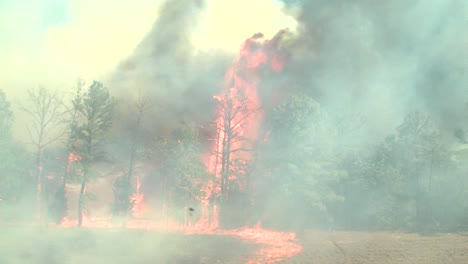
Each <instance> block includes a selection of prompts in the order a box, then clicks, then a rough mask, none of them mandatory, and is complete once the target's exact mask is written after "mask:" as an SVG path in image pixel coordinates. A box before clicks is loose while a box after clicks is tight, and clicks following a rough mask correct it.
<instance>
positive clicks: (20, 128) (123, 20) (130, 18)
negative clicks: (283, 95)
mask: <svg viewBox="0 0 468 264" xmlns="http://www.w3.org/2000/svg"><path fill="white" fill-rule="evenodd" d="M162 2H163V1H162V0H0V62H1V63H0V89H2V90H4V91H5V93H6V95H7V97H8V99H9V100H10V101H12V103H13V110H14V112H15V123H14V126H13V131H14V134H15V135H16V137H17V138H22V139H25V138H26V137H27V135H26V134H27V133H26V129H25V123H26V120H27V117H26V116H25V114H24V113H23V112H21V111H18V103H20V102H23V101H24V94H25V91H26V90H27V89H29V88H31V87H36V86H37V85H39V84H40V85H43V86H45V87H47V88H49V89H52V90H65V89H70V88H72V87H73V85H74V84H75V83H76V80H77V78H78V77H81V78H84V79H85V80H87V81H88V82H89V81H91V80H100V81H104V82H105V79H106V76H108V75H110V74H111V73H112V72H113V70H114V68H115V67H116V66H117V64H118V63H119V62H120V61H122V60H123V59H125V58H126V57H127V56H129V55H130V54H131V53H132V51H133V50H134V48H135V47H136V46H137V45H138V44H139V43H140V41H141V40H142V39H143V38H144V36H145V35H146V33H147V32H148V31H149V30H150V29H151V26H152V25H153V23H154V22H155V21H156V19H157V16H158V8H159V6H160V4H161V3H162ZM282 7H283V6H282V3H280V2H279V0H255V1H250V0H235V1H234V0H206V4H205V9H204V10H203V12H202V15H201V17H200V18H199V23H198V28H196V30H195V32H194V33H193V36H192V42H193V43H194V45H195V47H197V48H199V49H221V50H226V51H230V52H233V53H237V51H238V50H239V48H240V46H241V45H242V43H243V41H244V40H245V39H246V38H248V37H250V36H252V35H253V34H254V33H257V32H263V33H264V34H265V36H266V37H267V38H268V37H271V36H273V35H274V34H275V33H276V32H278V30H280V29H283V28H286V27H288V28H290V29H291V30H294V29H295V27H296V22H295V20H294V19H293V18H291V17H288V16H286V15H284V14H283V12H282Z"/></svg>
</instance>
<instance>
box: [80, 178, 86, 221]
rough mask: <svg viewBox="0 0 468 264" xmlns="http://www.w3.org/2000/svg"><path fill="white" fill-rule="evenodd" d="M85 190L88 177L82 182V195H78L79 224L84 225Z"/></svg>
mask: <svg viewBox="0 0 468 264" xmlns="http://www.w3.org/2000/svg"><path fill="white" fill-rule="evenodd" d="M85 191H86V177H85V179H83V182H81V188H80V195H79V197H78V226H79V227H81V226H83V205H84V202H85V200H84V199H85V197H84V196H85Z"/></svg>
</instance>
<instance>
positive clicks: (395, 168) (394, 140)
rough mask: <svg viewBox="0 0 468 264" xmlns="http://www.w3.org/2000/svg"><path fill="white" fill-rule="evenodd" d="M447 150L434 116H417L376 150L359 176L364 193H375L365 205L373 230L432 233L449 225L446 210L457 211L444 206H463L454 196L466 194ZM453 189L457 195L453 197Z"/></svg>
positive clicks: (412, 115) (409, 118) (371, 194)
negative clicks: (398, 229)
mask: <svg viewBox="0 0 468 264" xmlns="http://www.w3.org/2000/svg"><path fill="white" fill-rule="evenodd" d="M446 146H447V143H446V142H445V141H444V138H443V137H442V134H441V132H440V131H439V129H438V127H437V125H436V123H435V122H434V121H433V120H432V119H431V118H430V116H429V115H427V114H425V113H421V112H415V113H411V114H409V115H408V116H407V117H406V118H405V120H404V121H403V123H402V124H401V125H400V126H399V127H398V128H397V133H396V134H395V135H392V136H389V137H388V138H387V139H386V141H385V142H384V143H383V144H381V145H379V146H378V147H377V148H376V149H375V151H374V152H373V154H372V156H371V157H369V159H368V161H366V162H365V163H366V164H365V165H364V166H362V167H361V168H360V170H358V171H357V173H358V174H359V176H357V175H358V174H356V175H353V176H356V177H362V179H361V180H360V182H361V183H362V184H361V188H359V189H360V190H362V191H364V192H368V193H369V200H368V201H367V203H365V204H366V206H367V209H368V211H367V214H368V216H369V218H370V219H371V222H372V223H370V224H371V225H373V226H375V227H376V228H389V229H394V228H403V229H410V230H426V229H434V228H438V226H439V225H440V223H441V222H443V221H445V220H447V219H445V220H444V219H443V218H445V217H444V216H443V215H442V214H441V212H442V211H441V210H445V209H444V208H443V207H444V206H445V207H447V208H448V207H452V206H451V204H450V203H447V204H445V205H444V203H445V202H449V201H448V199H447V198H448V197H451V198H452V199H454V200H459V201H460V198H461V197H457V198H456V197H454V196H453V195H454V194H457V195H459V194H460V193H461V192H460V191H461V189H460V191H457V189H459V188H460V185H458V184H457V180H456V179H455V178H454V175H457V174H456V173H455V171H454V169H455V166H454V163H453V162H452V161H451V160H450V159H449V150H448V149H447V147H446ZM448 172H450V173H448ZM355 180H357V178H356V179H355ZM459 183H462V182H459ZM457 185H458V186H457ZM461 186H466V183H464V184H463V185H461ZM450 188H451V189H452V190H453V191H455V192H453V191H452V192H447V191H448V190H449V189H450ZM461 188H464V187H461ZM359 189H356V190H359ZM444 200H445V202H444ZM452 202H453V200H452ZM452 205H453V204H452ZM461 207H462V205H460V208H461ZM452 216H453V215H452Z"/></svg>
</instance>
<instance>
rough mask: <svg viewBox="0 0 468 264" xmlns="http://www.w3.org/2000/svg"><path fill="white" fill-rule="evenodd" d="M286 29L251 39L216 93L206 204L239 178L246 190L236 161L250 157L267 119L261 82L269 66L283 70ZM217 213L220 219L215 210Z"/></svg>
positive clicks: (245, 43) (273, 69)
mask: <svg viewBox="0 0 468 264" xmlns="http://www.w3.org/2000/svg"><path fill="white" fill-rule="evenodd" d="M286 33H287V31H286V30H283V31H280V32H279V33H278V34H277V35H276V36H275V37H274V38H273V39H272V40H264V36H263V34H261V33H258V34H255V35H254V36H253V37H251V38H249V39H247V40H246V41H245V42H244V45H243V47H242V49H241V51H240V53H239V55H238V57H237V58H236V59H235V60H234V62H233V64H232V67H231V68H230V69H229V70H228V71H227V72H226V74H225V85H224V89H223V92H222V93H221V94H220V95H216V96H214V99H216V100H217V101H218V110H217V111H218V117H217V119H216V137H215V140H214V143H213V145H212V149H211V152H210V154H209V158H208V161H207V163H206V166H207V169H208V171H209V172H210V173H211V174H214V175H215V179H214V180H212V181H210V182H208V184H206V185H205V186H204V187H203V188H202V191H204V192H205V193H206V197H204V199H202V203H203V204H204V205H205V206H210V201H211V202H212V201H214V198H216V197H217V196H219V195H226V194H227V190H226V189H227V186H228V185H229V184H228V183H229V182H237V186H238V188H239V190H244V188H243V184H242V181H243V180H244V179H241V178H240V177H238V176H236V175H233V174H232V172H233V171H234V169H233V167H232V161H234V160H248V159H250V152H249V149H251V148H252V146H253V144H254V143H255V142H256V140H257V138H258V135H257V134H258V133H257V131H258V129H259V124H261V122H262V119H263V116H262V112H261V111H260V109H261V101H260V98H259V96H258V91H257V85H258V83H259V82H260V79H261V74H262V72H264V70H265V69H269V70H270V71H272V72H274V73H278V72H280V71H282V69H283V63H284V55H283V54H282V53H281V52H279V49H280V48H279V43H280V39H281V38H282V37H283V35H284V34H286ZM213 214H214V215H213V221H214V222H216V223H217V222H218V219H217V217H218V216H217V214H215V210H213ZM204 221H205V222H206V219H205V220H204Z"/></svg>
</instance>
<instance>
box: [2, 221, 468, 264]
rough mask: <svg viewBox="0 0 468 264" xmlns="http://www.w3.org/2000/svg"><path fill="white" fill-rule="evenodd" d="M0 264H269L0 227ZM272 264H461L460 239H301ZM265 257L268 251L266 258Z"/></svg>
mask: <svg viewBox="0 0 468 264" xmlns="http://www.w3.org/2000/svg"><path fill="white" fill-rule="evenodd" d="M0 237H1V239H0V263H1V264H23V263H25V264H26V263H27V264H46V263H47V264H81V263H87V264H94V263H96V264H156V263H176V264H177V263H181V264H183V263H207V264H211V263H228V264H229V263H233V264H236V263H237V264H240V263H271V262H268V261H266V260H265V258H264V257H262V255H261V254H259V252H268V251H265V249H267V248H268V247H271V245H266V244H257V243H254V242H253V241H244V240H241V239H240V238H236V237H234V236H225V235H184V234H177V233H164V232H156V231H147V230H122V229H77V228H38V227H16V226H15V227H13V226H3V227H0ZM293 242H294V243H298V244H300V245H301V246H302V251H301V252H300V253H299V254H297V255H295V256H293V257H290V258H288V259H284V260H283V261H280V262H278V263H311V264H313V263H320V264H322V263H323V264H340V263H343V264H351V263H353V264H357V263H359V264H367V263H373V264H375V263H377V264H380V263H382V264H385V263H392V264H394V263H403V264H406V263H408V264H410V263H411V264H433V263H441V264H451V263H457V264H462V263H468V234H463V233H461V234H437V235H432V236H421V235H417V234H409V233H392V232H324V231H307V232H305V233H304V234H301V235H299V237H298V239H297V240H296V241H293ZM270 252H271V251H270Z"/></svg>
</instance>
